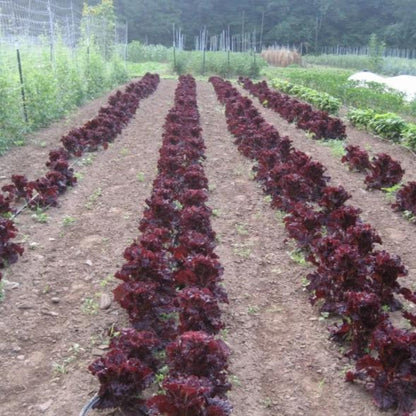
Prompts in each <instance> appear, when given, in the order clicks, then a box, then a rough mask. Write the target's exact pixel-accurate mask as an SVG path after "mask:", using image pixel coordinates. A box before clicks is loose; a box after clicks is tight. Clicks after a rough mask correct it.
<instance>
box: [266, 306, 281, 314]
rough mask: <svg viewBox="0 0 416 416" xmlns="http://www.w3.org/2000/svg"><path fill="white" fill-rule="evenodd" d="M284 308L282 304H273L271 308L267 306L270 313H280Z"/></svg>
mask: <svg viewBox="0 0 416 416" xmlns="http://www.w3.org/2000/svg"><path fill="white" fill-rule="evenodd" d="M282 311H283V309H282V308H281V307H280V306H276V305H273V306H272V307H271V308H267V309H266V312H268V313H280V312H282Z"/></svg>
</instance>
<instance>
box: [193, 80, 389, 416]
mask: <svg viewBox="0 0 416 416" xmlns="http://www.w3.org/2000/svg"><path fill="white" fill-rule="evenodd" d="M198 104H199V106H200V112H201V121H202V127H203V129H204V131H203V135H204V138H205V142H206V146H207V151H206V155H207V160H206V162H205V171H206V174H207V176H208V180H209V183H210V186H211V187H212V188H213V189H214V190H213V192H212V193H211V195H210V199H209V203H210V205H211V207H212V208H214V209H216V210H217V211H218V212H219V215H218V217H217V218H214V220H213V228H214V230H216V232H217V233H218V234H219V241H220V243H219V245H218V247H217V250H216V251H217V254H218V255H219V256H220V260H221V262H222V263H223V265H224V267H225V275H224V282H225V286H226V289H227V292H228V294H229V297H230V305H229V306H228V307H227V308H226V311H227V312H226V315H225V322H226V325H227V327H228V337H227V342H228V343H229V344H230V346H231V349H232V351H233V355H232V360H231V371H232V372H233V374H234V380H235V381H237V383H234V387H233V391H232V393H231V395H230V397H231V401H232V403H233V405H234V415H235V416H243V415H244V416H246V415H250V416H277V415H279V416H295V415H296V416H300V415H305V416H313V415H319V416H344V415H345V416H346V415H368V416H370V415H381V414H386V413H382V412H380V411H378V410H377V409H376V408H375V407H374V406H373V405H372V403H371V398H370V396H369V395H367V394H366V393H365V392H364V390H363V389H362V388H360V387H359V386H354V385H350V384H347V383H345V382H344V378H343V371H344V370H345V369H346V368H347V366H348V361H347V360H345V359H344V358H343V357H342V354H341V353H340V352H338V350H337V347H336V345H335V344H333V343H332V342H330V341H329V340H328V339H327V331H326V328H325V327H326V323H325V322H321V321H320V320H319V319H318V315H317V312H316V311H314V310H313V308H312V307H311V306H310V304H309V301H308V297H307V294H306V292H304V290H303V287H302V280H303V278H304V276H305V275H306V274H307V273H308V269H307V268H306V267H305V266H300V265H299V264H297V263H296V262H294V261H292V260H291V259H290V255H289V252H290V251H291V247H290V245H289V244H286V243H285V238H286V234H285V231H284V227H283V225H282V223H281V220H280V219H278V218H277V217H276V214H275V212H274V211H273V210H272V209H271V208H270V207H269V204H268V203H267V202H265V201H264V195H263V192H262V191H261V189H260V188H259V186H258V185H257V184H256V183H255V182H253V181H251V180H250V170H251V163H250V162H249V161H248V160H247V159H246V158H244V157H243V156H242V155H240V154H239V153H238V151H237V148H236V146H235V145H233V144H232V142H233V139H232V137H231V136H230V134H229V133H228V131H227V129H226V123H225V118H224V115H223V114H224V110H223V108H222V107H221V106H220V105H219V104H218V102H217V100H216V96H215V93H214V90H213V88H212V87H211V86H210V85H209V84H207V83H204V82H199V83H198ZM387 414H388V413H387Z"/></svg>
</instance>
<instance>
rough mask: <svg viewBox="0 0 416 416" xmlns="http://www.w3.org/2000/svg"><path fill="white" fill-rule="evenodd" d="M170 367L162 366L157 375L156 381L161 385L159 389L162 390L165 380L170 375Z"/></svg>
mask: <svg viewBox="0 0 416 416" xmlns="http://www.w3.org/2000/svg"><path fill="white" fill-rule="evenodd" d="M168 372H169V367H168V366H167V365H164V366H163V367H162V368H160V369H159V371H158V372H157V373H156V375H155V382H156V384H157V385H158V387H159V390H162V383H163V381H164V380H165V378H166V376H167V375H168Z"/></svg>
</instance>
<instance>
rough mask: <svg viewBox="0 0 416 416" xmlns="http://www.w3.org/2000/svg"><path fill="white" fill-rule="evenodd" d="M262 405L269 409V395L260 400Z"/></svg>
mask: <svg viewBox="0 0 416 416" xmlns="http://www.w3.org/2000/svg"><path fill="white" fill-rule="evenodd" d="M261 404H262V406H264V407H265V408H266V409H270V407H272V404H273V403H272V399H271V398H270V397H266V398H265V399H264V400H262V401H261Z"/></svg>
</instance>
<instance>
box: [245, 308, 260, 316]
mask: <svg viewBox="0 0 416 416" xmlns="http://www.w3.org/2000/svg"><path fill="white" fill-rule="evenodd" d="M259 312H260V308H259V307H258V306H249V307H248V308H247V313H248V314H249V315H256V314H257V313H259Z"/></svg>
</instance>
